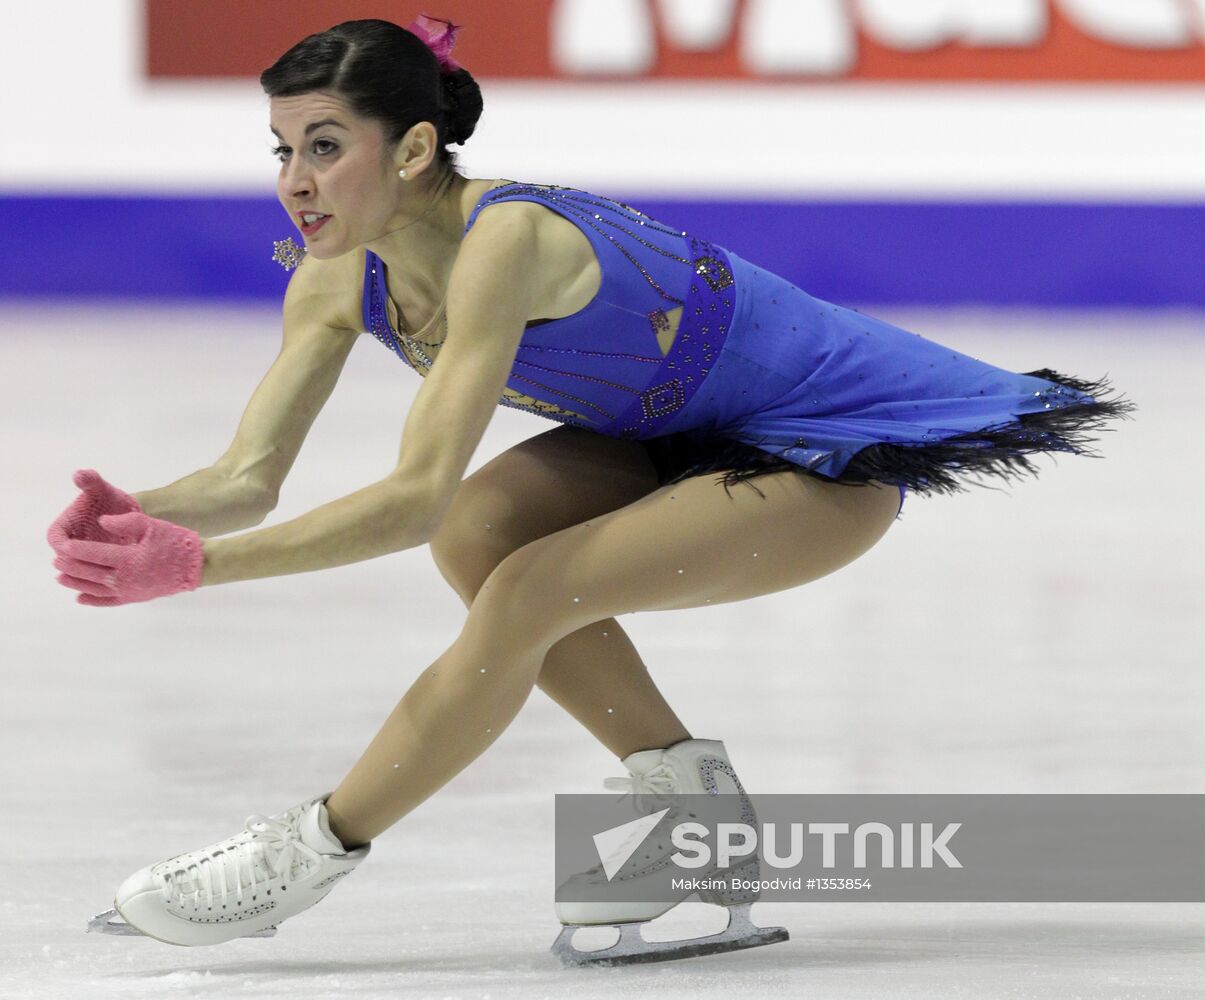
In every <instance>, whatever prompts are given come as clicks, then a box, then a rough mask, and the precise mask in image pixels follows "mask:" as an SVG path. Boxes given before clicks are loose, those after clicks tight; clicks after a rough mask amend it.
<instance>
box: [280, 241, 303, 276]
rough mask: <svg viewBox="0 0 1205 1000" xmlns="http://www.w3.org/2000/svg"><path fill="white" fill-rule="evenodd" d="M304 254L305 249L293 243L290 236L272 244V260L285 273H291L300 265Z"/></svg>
mask: <svg viewBox="0 0 1205 1000" xmlns="http://www.w3.org/2000/svg"><path fill="white" fill-rule="evenodd" d="M305 254H306V248H305V247H301V246H298V245H297V244H296V243H294V242H293V237H292V236H289V237H286V238H285V239H283V240H276V241H275V242H273V244H272V259H273V260H274V261H276V263H277V264H279V265H280V266H281V267H283V268H284V269H285V270H286V271H291V270H293V268H295V267H296V266H297V265H298V264H300V263H301V261H302V258H304V257H305Z"/></svg>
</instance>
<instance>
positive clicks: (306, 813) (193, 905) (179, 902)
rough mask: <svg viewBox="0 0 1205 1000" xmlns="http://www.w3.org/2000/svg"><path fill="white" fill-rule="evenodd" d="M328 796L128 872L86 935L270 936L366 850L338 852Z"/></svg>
mask: <svg viewBox="0 0 1205 1000" xmlns="http://www.w3.org/2000/svg"><path fill="white" fill-rule="evenodd" d="M329 797H330V795H329V793H328V794H327V795H323V796H321V797H319V798H315V799H309V800H307V801H306V802H303V803H301V804H300V805H297V806H294V807H293V808H292V809H289V810H286V811H285V812H283V813H281V814H279V815H277V816H272V817H268V816H260V815H255V816H249V817H247V821H246V824H245V826H244V829H243V831H242V832H241V833H238V834H236V835H235V836H233V837H230V838H229V839H227V840H222V841H219V842H218V843H216V844H210V845H209V846H208V847H204V848H201V849H200V850H198V851H191V852H189V853H187V854H181V855H178V856H177V857H174V858H169V859H168V860H166V861H160V862H159V863H157V864H154V865H149V866H148V867H146V868H143V869H142V870H140V871H137V872H135V873H134V874H133V875H131V876H130V877H129V878H128V879H126V880H125V881H124V882H123V883H122V884H121V886H120V888H119V889H118V890H117V895H116V897H115V899H114V901H113V909H111V910H106V911H105V912H104V913H98V914H97V915H96V916H95V917H93V918H92V919H91V920H90V921H89V922H88V930H89V931H99V932H101V933H104V934H137V935H144V936H146V937H152V938H155V939H157V940H159V941H163V942H165V943H167V944H179V945H202V944H220V943H221V942H223V941H230V940H232V939H233V938H239V937H271V936H272V935H274V934H275V933H276V926H277V924H279V923H280V922H281V921H282V920H284V919H286V918H288V917H291V916H293V915H294V914H295V913H300V912H301V911H302V910H304V909H307V908H308V907H310V906H313V905H314V904H315V903H317V902H318V901H319V900H320V899H322V898H323V897H324V896H325V895H326V894H327V893H328V892H330V890H331V888H332V887H333V886H334V884H335V883H336V882H338V881H339V880H340V879H342V878H343V877H344V876H345V875H349V874H350V873H351V872H352V871H353V870H354V869H355V867H356V866H357V865H358V864H359V863H360V862H361V861H363V860H364V858H365V857H367V856H368V852H369V850H370V849H371V847H372V845H371V844H365V845H363V846H362V847H357V848H356V849H355V850H353V851H347V850H344V848H343V845H342V844H340V843H339V841H338V840H337V839H336V838H335V837H334V835H333V834H332V833H331V828H330V821H329V819H328V818H327V814H326V805H325V803H326V800H327V799H328V798H329ZM118 916H120V917H122V918H123V919H124V921H125V922H124V923H123V922H121V921H119V920H117V919H116V917H118Z"/></svg>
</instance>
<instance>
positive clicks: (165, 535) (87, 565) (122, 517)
mask: <svg viewBox="0 0 1205 1000" xmlns="http://www.w3.org/2000/svg"><path fill="white" fill-rule="evenodd" d="M100 525H101V527H103V528H104V529H105V530H106V531H108V532H110V533H111V534H112V535H113V536H114V537H116V538H117V539H118V541H117V542H116V543H110V542H95V541H85V540H82V539H72V538H69V539H67V540H65V541H62V542H60V543H59V544H58V546H56V549H55V551H56V553H57V558H56V559H55V560H54V566H55V568H56V569H58V570H61V571H62V572H61V574H60V576H59V577H58V582H59V583H61V584H62V585H63V586H64V587H70V588H72V589H73V590H78V591H80V595H79V597H77V598H76V601H77V602H78V603H80V604H91V605H93V606H95V607H112V606H114V605H117V604H133V603H135V602H137V601H149V600H153V599H154V598H156V597H166V596H168V595H169V594H178V593H180V592H181V591H185V590H196V588H197V587H198V586H199V585H200V583H201V573H202V570H203V568H204V564H205V551H204V548H203V546H202V544H201V536H200V535H198V534H197V533H196V532H195V531H193V530H192V529H191V528H185V527H182V526H180V525H178V524H172V522H170V521H161V520H159V519H158V518H154V517H151V516H150V515H148V514H144V513H142V512H141V511H130V512H129V513H126V514H106V515H104V516H102V517H101V518H100Z"/></svg>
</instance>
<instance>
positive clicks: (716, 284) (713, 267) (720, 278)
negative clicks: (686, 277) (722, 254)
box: [695, 257, 732, 292]
mask: <svg viewBox="0 0 1205 1000" xmlns="http://www.w3.org/2000/svg"><path fill="white" fill-rule="evenodd" d="M695 274H697V275H698V276H699V277H700V278H702V279H703V280H704V281H706V282H707V285H708V287H709V288H710V289H711V290H712V291H713V292H722V291H723V290H724V289H725V288H728V287H729V286H730V285H731V284H732V272H731V271H730V270H728V266H727V265H726V264H725V263H724V262H723V261H721V260H719V259H717V258H715V257H700V258H699V259H698V260H696V261H695Z"/></svg>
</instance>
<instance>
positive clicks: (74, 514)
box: [46, 469, 142, 552]
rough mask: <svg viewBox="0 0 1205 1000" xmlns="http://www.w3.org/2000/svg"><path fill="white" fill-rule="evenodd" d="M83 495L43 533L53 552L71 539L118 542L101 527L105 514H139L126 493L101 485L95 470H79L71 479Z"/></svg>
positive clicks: (132, 500) (99, 476) (105, 484)
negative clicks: (134, 512) (132, 512)
mask: <svg viewBox="0 0 1205 1000" xmlns="http://www.w3.org/2000/svg"><path fill="white" fill-rule="evenodd" d="M73 478H74V481H75V485H76V486H78V487H79V488H80V490H81V491H82V492H81V493H80V495H79V496H78V497H76V498H75V501H74V502H73V503H72V504H71V506H70V507H68V508H67V509H66V510H64V511H63V513H61V514H60V515H59V516H58V517H57V518H56V519H55V521H54V523H53V524H51V526H50V528H49V530H47V532H46V541H48V542H49V543H50V547H51V548H52V549H54V550H55V551H56V552H57V551H58V550H59V548H60V546H61V544H62V543H63V542H65V541H67V540H68V539H70V538H74V539H79V540H82V541H87V542H117V541H118V537H117V536H116V535H115V534H113V533H112V532H111V531H108V530H106V529H105V528H103V527H102V526H101V524H100V518H101V517H103V516H104V515H105V514H128V513H129V512H130V511H140V512H141V511H142V507H140V506H139V504H138V501H137V500H135V499H134V498H133V497H132V496H130V495H129V494H128V493H125V492H123V491H122V490H119V489H118V488H117V487H116V486H113V485H111V484H109V483H107V482H105V481H104V479H103V478H101V475H100V473H99V472H97V471H96V470H94V469H79V470H77V471H76V473H75V476H74V477H73Z"/></svg>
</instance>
